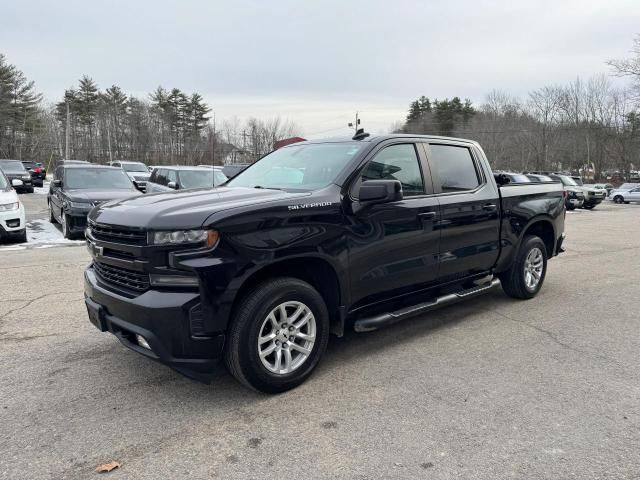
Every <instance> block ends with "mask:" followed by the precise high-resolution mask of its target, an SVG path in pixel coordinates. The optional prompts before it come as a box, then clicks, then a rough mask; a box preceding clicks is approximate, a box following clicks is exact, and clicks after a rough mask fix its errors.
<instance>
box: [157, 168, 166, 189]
mask: <svg viewBox="0 0 640 480" xmlns="http://www.w3.org/2000/svg"><path fill="white" fill-rule="evenodd" d="M156 183H158V184H159V185H166V184H167V170H166V169H165V168H160V169H158V175H157V177H156Z"/></svg>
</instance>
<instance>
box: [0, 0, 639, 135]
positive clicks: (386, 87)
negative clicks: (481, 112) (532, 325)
mask: <svg viewBox="0 0 640 480" xmlns="http://www.w3.org/2000/svg"><path fill="white" fill-rule="evenodd" d="M0 25H1V27H0V52H2V53H4V54H5V55H6V56H7V57H8V60H9V62H11V63H14V64H16V65H17V66H18V67H19V68H20V69H21V70H23V71H24V72H25V74H26V75H27V76H28V77H29V78H30V79H32V80H35V82H36V86H37V88H38V90H39V91H41V92H43V93H44V94H45V96H46V97H47V98H48V99H50V100H57V99H59V98H60V97H61V96H62V94H63V92H64V89H65V88H69V87H72V86H73V85H75V84H76V83H77V80H78V78H79V77H80V76H81V75H82V74H88V75H89V76H91V77H92V78H93V79H94V80H96V82H98V84H99V85H100V87H102V88H105V87H108V86H110V85H112V84H117V85H119V86H120V87H122V88H123V89H124V90H125V91H126V92H128V93H132V94H136V95H146V94H147V93H148V92H150V91H151V90H153V89H155V87H157V86H158V85H162V86H164V87H167V88H171V87H178V88H180V89H182V90H185V91H187V92H193V91H197V92H199V93H201V94H202V95H203V96H204V97H205V98H206V100H207V101H208V103H209V104H210V105H211V106H212V107H213V109H214V110H215V112H216V116H217V119H225V118H230V117H233V116H237V117H239V118H240V119H244V118H246V117H248V116H252V115H253V116H257V117H260V118H269V117H273V116H278V115H279V116H281V117H283V118H286V119H289V120H292V121H294V122H295V123H296V124H298V125H299V127H300V128H301V130H302V133H303V134H304V135H306V136H309V137H318V136H326V135H331V136H333V135H336V134H341V133H347V132H348V130H347V129H346V123H347V122H349V121H351V119H352V117H353V115H354V113H355V111H356V110H358V111H360V112H361V116H362V122H363V126H364V127H365V128H366V129H367V130H369V131H372V132H374V133H378V132H386V131H388V129H389V127H390V125H391V124H392V123H394V122H395V121H398V120H402V119H403V118H404V116H405V115H406V110H407V107H408V104H409V103H410V102H411V101H412V100H413V99H415V98H416V97H418V96H420V95H427V96H429V97H438V98H444V97H452V96H456V95H458V96H460V97H469V98H471V99H472V100H473V101H474V103H478V104H479V103H482V101H483V99H484V96H485V95H486V93H487V92H489V91H490V90H492V89H501V90H505V91H508V92H510V93H512V94H514V95H519V96H525V95H526V93H527V92H528V91H529V90H531V89H535V88H538V87H540V86H543V85H546V84H562V83H566V82H569V81H571V80H573V79H575V78H576V76H578V75H579V76H583V77H588V76H590V75H592V74H595V73H602V72H605V73H606V72H608V68H607V66H606V65H605V63H604V62H605V61H606V60H607V59H609V58H618V57H623V56H625V55H627V54H628V52H629V50H630V48H631V44H632V39H633V37H634V35H635V34H637V33H640V1H639V0H606V1H605V0H601V1H588V0H581V1H565V0H555V1H546V0H545V1H537V0H528V1H517V0H513V1H477V0H447V1H435V0H429V1H427V0H406V1H403V0H394V1H386V2H382V1H373V0H367V1H349V0H344V1H333V0H331V1H328V0H322V1H320V0H318V1H313V2H312V1H303V0H297V1H291V0H278V1H276V0H273V1H265V0H263V1H244V0H234V1H204V0H203V1H184V0H181V1H173V2H168V1H157V0H155V1H145V2H143V1H140V0H129V1H126V2H125V1H110V2H93V1H88V0H84V1H67V0H58V1H53V0H52V1H47V2H45V1H34V0H29V1H24V2H23V1H3V2H2V6H1V7H0Z"/></svg>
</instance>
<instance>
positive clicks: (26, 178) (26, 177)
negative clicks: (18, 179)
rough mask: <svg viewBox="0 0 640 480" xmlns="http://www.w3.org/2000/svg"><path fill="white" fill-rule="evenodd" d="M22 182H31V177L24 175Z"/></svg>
mask: <svg viewBox="0 0 640 480" xmlns="http://www.w3.org/2000/svg"><path fill="white" fill-rule="evenodd" d="M22 180H31V175H23V176H22Z"/></svg>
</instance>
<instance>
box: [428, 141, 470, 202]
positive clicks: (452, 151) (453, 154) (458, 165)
mask: <svg viewBox="0 0 640 480" xmlns="http://www.w3.org/2000/svg"><path fill="white" fill-rule="evenodd" d="M429 148H430V150H431V156H430V160H431V166H432V168H433V170H434V172H432V173H433V182H434V184H435V185H439V186H440V188H441V189H442V192H443V193H448V192H463V191H466V190H474V189H475V188H477V187H478V186H479V185H480V179H479V176H478V171H477V170H476V165H475V162H474V161H473V157H472V156H471V152H470V151H469V149H468V148H467V147H458V146H455V145H429Z"/></svg>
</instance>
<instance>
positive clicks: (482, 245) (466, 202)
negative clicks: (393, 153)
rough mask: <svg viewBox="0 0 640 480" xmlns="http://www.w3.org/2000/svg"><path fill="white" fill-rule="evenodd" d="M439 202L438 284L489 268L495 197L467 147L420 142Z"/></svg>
mask: <svg viewBox="0 0 640 480" xmlns="http://www.w3.org/2000/svg"><path fill="white" fill-rule="evenodd" d="M425 148H426V149H427V156H428V159H429V165H430V167H431V172H432V174H433V187H434V192H435V193H436V194H437V196H438V199H439V201H440V221H439V224H438V227H439V229H440V232H441V236H440V267H439V272H440V273H439V280H440V282H445V281H449V280H451V281H453V280H456V279H458V278H462V277H465V276H468V275H472V274H476V273H481V272H486V271H487V270H490V269H491V268H492V267H493V266H494V264H495V262H496V261H497V259H498V254H499V242H500V211H499V209H500V199H499V197H498V192H497V190H496V186H495V183H494V182H492V181H490V178H491V177H490V176H491V175H492V173H491V172H488V171H485V167H484V164H483V162H482V161H481V158H482V157H481V153H480V152H479V151H478V150H476V149H475V147H473V146H472V145H471V144H468V143H462V142H461V143H455V142H452V143H439V142H438V143H436V142H434V143H429V144H425Z"/></svg>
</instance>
